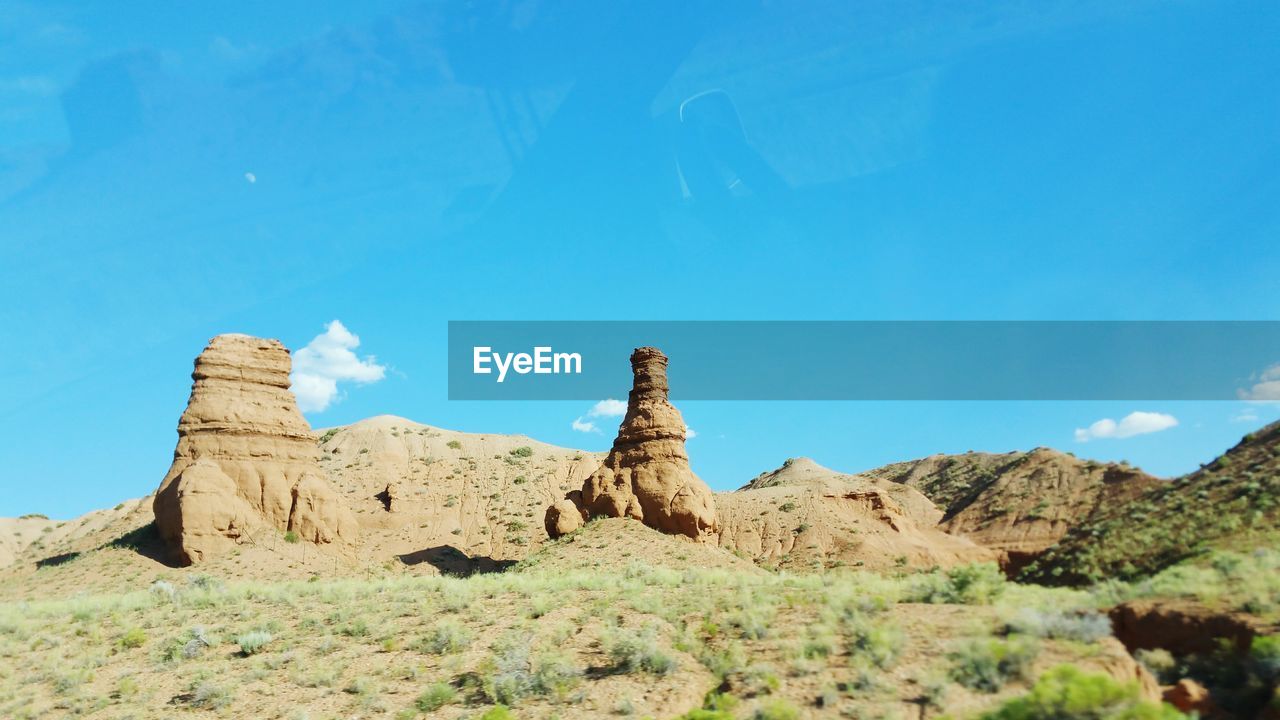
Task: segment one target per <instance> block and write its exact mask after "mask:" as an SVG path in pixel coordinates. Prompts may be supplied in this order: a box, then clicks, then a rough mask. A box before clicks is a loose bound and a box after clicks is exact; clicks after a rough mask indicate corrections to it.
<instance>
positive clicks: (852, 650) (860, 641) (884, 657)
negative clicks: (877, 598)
mask: <svg viewBox="0 0 1280 720" xmlns="http://www.w3.org/2000/svg"><path fill="white" fill-rule="evenodd" d="M844 629H845V633H846V635H847V636H848V643H849V654H850V655H861V656H862V657H865V658H866V659H867V660H870V661H871V663H872V664H874V665H875V666H876V667H879V668H887V667H889V666H890V665H892V664H893V662H894V660H896V659H897V658H898V653H899V652H900V651H901V650H902V643H903V635H902V630H900V629H899V628H898V627H897V626H895V625H892V624H889V623H887V622H882V623H878V624H877V623H876V622H875V621H873V620H871V619H869V618H867V617H865V616H862V615H854V616H852V617H850V618H848V619H847V620H846V621H845V624H844Z"/></svg>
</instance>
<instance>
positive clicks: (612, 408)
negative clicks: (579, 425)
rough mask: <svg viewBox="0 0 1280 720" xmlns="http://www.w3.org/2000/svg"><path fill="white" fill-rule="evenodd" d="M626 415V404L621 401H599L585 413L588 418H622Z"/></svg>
mask: <svg viewBox="0 0 1280 720" xmlns="http://www.w3.org/2000/svg"><path fill="white" fill-rule="evenodd" d="M626 414H627V404H626V403H625V402H623V401H621V400H613V399H609V400H601V401H600V402H598V403H596V404H595V405H592V406H591V409H590V410H588V411H587V415H588V416H589V417H622V416H623V415H626Z"/></svg>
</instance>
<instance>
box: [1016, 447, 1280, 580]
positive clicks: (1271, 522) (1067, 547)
mask: <svg viewBox="0 0 1280 720" xmlns="http://www.w3.org/2000/svg"><path fill="white" fill-rule="evenodd" d="M1278 538H1280V423H1273V424H1271V425H1268V426H1267V427H1264V428H1262V429H1261V430H1258V431H1257V432H1254V433H1250V434H1249V435H1246V436H1245V437H1244V439H1243V440H1241V441H1240V443H1239V444H1238V445H1236V446H1235V447H1233V448H1231V449H1230V450H1228V451H1227V452H1226V453H1225V454H1223V455H1222V456H1221V457H1219V458H1218V459H1217V460H1214V461H1213V462H1212V463H1209V464H1207V465H1205V466H1204V467H1202V468H1201V469H1200V470H1198V471H1196V472H1194V473H1191V474H1189V475H1186V476H1184V477H1181V478H1178V479H1176V480H1174V481H1172V482H1169V483H1162V484H1160V485H1157V486H1155V487H1154V488H1152V489H1151V490H1149V491H1147V492H1146V493H1144V494H1142V495H1141V496H1139V497H1137V498H1135V499H1133V500H1131V501H1129V502H1127V503H1119V504H1115V505H1111V506H1107V507H1103V508H1101V509H1100V512H1099V513H1098V514H1097V515H1096V516H1095V517H1093V518H1090V519H1088V520H1087V521H1085V522H1084V523H1082V524H1080V525H1078V526H1076V527H1075V528H1073V529H1072V530H1070V531H1069V532H1068V533H1067V535H1066V536H1065V537H1064V538H1063V539H1062V540H1061V541H1060V542H1059V543H1058V544H1057V545H1056V546H1054V547H1053V548H1051V549H1049V551H1048V552H1046V553H1045V554H1044V555H1043V556H1041V557H1040V558H1039V560H1037V561H1036V562H1035V563H1033V564H1032V565H1030V566H1028V567H1027V568H1026V569H1025V570H1024V571H1023V575H1022V577H1023V578H1024V579H1027V580H1031V581H1035V582H1045V583H1055V584H1056V583H1065V584H1083V583H1092V582H1098V581H1101V580H1104V579H1130V578H1135V577H1141V576H1145V575H1149V574H1151V573H1153V572H1156V571H1158V570H1160V569H1162V568H1165V567H1168V566H1170V565H1173V564H1175V563H1177V562H1179V561H1181V560H1185V559H1187V558H1191V557H1194V556H1197V555H1200V554H1203V553H1204V552H1206V551H1208V550H1211V549H1245V550H1247V549H1251V548H1254V547H1263V546H1269V545H1271V546H1274V545H1275V544H1276V541H1277V539H1278Z"/></svg>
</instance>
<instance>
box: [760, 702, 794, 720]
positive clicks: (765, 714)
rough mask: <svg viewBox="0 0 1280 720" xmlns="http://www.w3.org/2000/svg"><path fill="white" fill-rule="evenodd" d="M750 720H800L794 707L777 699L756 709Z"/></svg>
mask: <svg viewBox="0 0 1280 720" xmlns="http://www.w3.org/2000/svg"><path fill="white" fill-rule="evenodd" d="M751 717H752V720H800V710H799V709H798V708H796V706H795V705H792V704H791V703H789V702H787V701H786V700H783V699H781V698H777V699H774V700H770V701H769V702H766V703H765V704H764V705H761V706H760V707H758V708H756V711H755V712H754V713H752V714H751Z"/></svg>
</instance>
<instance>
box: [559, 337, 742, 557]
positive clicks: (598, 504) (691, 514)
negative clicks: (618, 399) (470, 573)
mask: <svg viewBox="0 0 1280 720" xmlns="http://www.w3.org/2000/svg"><path fill="white" fill-rule="evenodd" d="M631 372H632V375H633V384H632V388H631V394H630V395H629V396H628V398H627V414H626V416H625V417H624V418H623V420H622V426H621V427H619V428H618V437H617V438H616V439H615V440H614V441H613V449H612V450H610V451H609V454H608V456H606V457H605V459H604V463H603V464H602V465H601V466H600V467H599V468H598V469H597V470H596V471H595V472H594V473H592V474H591V476H590V477H588V478H587V480H586V481H585V482H584V483H583V484H582V495H581V498H580V499H577V498H575V497H568V498H566V500H565V501H560V502H557V503H556V504H555V505H553V506H551V508H549V509H548V511H547V517H546V527H547V532H548V534H550V535H551V536H552V537H558V535H559V534H562V532H563V531H564V529H565V528H568V529H570V530H572V529H574V528H576V527H577V525H578V524H579V523H578V522H577V521H575V520H574V519H573V518H572V517H570V516H571V515H572V512H571V511H570V509H569V507H568V505H566V502H567V503H568V504H571V505H573V506H574V507H576V508H577V509H578V511H579V518H578V521H581V520H585V519H586V518H592V517H626V518H632V519H634V520H639V521H641V522H643V523H644V524H645V525H648V526H649V527H651V528H654V529H655V530H660V531H662V532H665V533H670V534H673V535H686V536H688V537H690V538H693V539H694V540H698V541H712V540H714V538H715V535H716V533H717V532H718V530H719V525H718V523H717V521H716V506H715V498H714V496H713V495H712V494H711V489H710V488H708V487H707V485H706V483H704V482H702V480H700V479H699V478H698V476H697V475H694V474H693V470H692V469H690V467H689V455H688V453H687V452H686V451H685V447H684V441H685V433H686V429H685V424H684V418H682V417H681V415H680V411H679V410H677V409H676V408H675V406H673V405H672V404H671V402H670V401H669V400H668V398H667V393H668V386H667V356H666V355H663V354H662V351H660V350H658V349H657V348H653V347H642V348H637V349H636V351H635V352H633V353H632V354H631ZM575 500H576V502H575Z"/></svg>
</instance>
